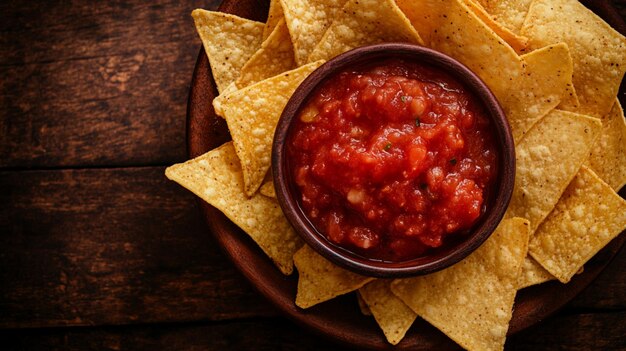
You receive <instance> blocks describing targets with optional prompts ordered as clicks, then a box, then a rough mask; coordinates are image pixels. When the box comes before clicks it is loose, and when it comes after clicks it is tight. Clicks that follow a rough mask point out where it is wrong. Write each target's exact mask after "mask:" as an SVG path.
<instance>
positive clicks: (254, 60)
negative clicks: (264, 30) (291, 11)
mask: <svg viewBox="0 0 626 351" xmlns="http://www.w3.org/2000/svg"><path fill="white" fill-rule="evenodd" d="M295 67H296V61H295V59H294V56H293V45H291V40H290V39H289V31H288V30H287V25H286V24H285V21H284V20H282V19H281V20H280V21H279V22H278V24H277V25H276V28H275V29H274V31H273V32H272V34H271V35H270V36H269V37H268V38H267V39H266V40H265V41H264V42H263V44H262V45H261V48H260V49H259V50H258V51H257V52H256V53H255V54H254V55H252V57H251V58H250V60H248V62H246V64H245V65H244V66H243V68H241V75H240V76H239V78H238V79H237V87H238V88H239V89H242V88H245V87H247V86H249V85H252V84H254V83H256V82H260V81H262V80H263V79H266V78H269V77H273V76H276V75H278V74H281V73H283V72H285V71H289V70H290V69H293V68H295Z"/></svg>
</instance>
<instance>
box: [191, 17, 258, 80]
mask: <svg viewBox="0 0 626 351" xmlns="http://www.w3.org/2000/svg"><path fill="white" fill-rule="evenodd" d="M191 16H192V17H193V20H194V22H195V24H196V30H197V31H198V34H199V35H200V39H202V44H203V45H204V51H206V53H207V56H208V57H209V63H210V64H211V71H212V72H213V79H215V84H216V85H217V90H218V91H219V92H222V91H224V89H226V87H227V86H228V85H229V84H230V83H232V82H234V81H235V79H237V77H238V76H239V72H240V71H241V67H243V65H244V64H245V63H246V61H248V59H249V58H250V57H251V56H252V55H253V54H254V53H255V52H256V51H257V50H258V49H259V48H260V47H261V42H262V41H263V26H264V24H263V23H261V22H255V21H250V20H248V19H245V18H241V17H237V16H234V15H230V14H226V13H223V12H212V11H206V10H201V9H197V10H194V11H193V12H192V13H191Z"/></svg>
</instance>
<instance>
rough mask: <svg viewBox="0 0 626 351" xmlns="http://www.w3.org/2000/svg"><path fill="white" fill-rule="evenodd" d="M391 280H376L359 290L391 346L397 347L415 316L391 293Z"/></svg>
mask: <svg viewBox="0 0 626 351" xmlns="http://www.w3.org/2000/svg"><path fill="white" fill-rule="evenodd" d="M390 285H391V280H384V279H378V280H374V281H373V282H371V283H368V284H367V285H365V286H364V287H362V288H360V289H359V294H360V296H362V297H363V300H365V303H366V304H367V306H368V307H369V310H370V311H372V314H373V315H374V319H376V323H378V325H379V326H380V328H381V329H382V330H383V333H384V334H385V337H386V338H387V341H389V343H390V344H392V345H397V344H398V343H399V342H400V340H402V338H404V335H406V332H407V331H408V330H409V328H410V327H411V325H412V324H413V322H414V321H415V318H417V314H415V312H413V310H411V309H410V308H409V306H407V305H406V304H405V303H404V302H402V300H400V299H399V298H398V297H397V296H396V295H394V294H393V292H391V286H390Z"/></svg>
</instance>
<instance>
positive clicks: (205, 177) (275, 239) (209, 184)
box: [165, 142, 302, 274]
mask: <svg viewBox="0 0 626 351" xmlns="http://www.w3.org/2000/svg"><path fill="white" fill-rule="evenodd" d="M165 175H166V176H167V177H168V178H169V179H171V180H173V181H175V182H177V183H178V184H180V185H182V186H183V187H185V188H187V189H189V190H190V191H191V192H193V193H194V194H196V195H198V196H199V197H200V198H202V199H203V200H204V201H206V202H208V203H209V204H210V205H211V206H213V207H215V208H217V209H218V210H220V211H222V212H223V213H224V214H225V215H226V217H228V218H229V219H230V220H231V221H233V223H235V224H236V225H237V226H239V227H240V228H241V229H243V230H244V231H245V232H246V233H248V235H250V237H251V238H252V239H253V240H254V241H255V242H256V243H257V244H258V245H259V246H260V247H261V249H263V251H264V252H265V253H266V254H267V255H268V256H269V257H270V258H271V259H272V261H274V263H275V264H276V266H278V268H279V269H280V271H281V272H283V273H284V274H291V272H292V271H293V255H294V253H295V252H296V251H297V250H298V249H299V248H300V247H301V246H302V241H301V239H300V237H299V236H298V235H297V234H296V233H295V232H294V230H293V228H292V227H291V225H290V224H289V222H288V221H287V218H285V216H284V215H283V212H282V211H281V209H280V206H279V205H278V203H277V202H276V201H273V200H271V199H268V198H267V197H264V196H262V195H256V196H253V197H250V198H248V197H247V196H246V195H245V194H244V192H243V176H242V173H241V166H240V164H239V159H237V155H236V154H235V149H234V148H233V144H232V142H228V143H226V144H224V145H222V146H220V147H219V148H217V149H214V150H211V151H209V152H207V153H206V154H204V155H202V156H199V157H197V158H194V159H193V160H189V161H187V162H185V163H180V164H176V165H173V166H171V167H168V168H167V169H166V170H165Z"/></svg>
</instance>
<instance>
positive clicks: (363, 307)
mask: <svg viewBox="0 0 626 351" xmlns="http://www.w3.org/2000/svg"><path fill="white" fill-rule="evenodd" d="M356 301H357V302H358V304H359V310H360V311H361V313H362V314H363V315H364V316H371V315H372V311H370V308H369V307H367V304H366V303H365V301H364V300H363V296H361V293H360V292H358V291H357V292H356Z"/></svg>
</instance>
